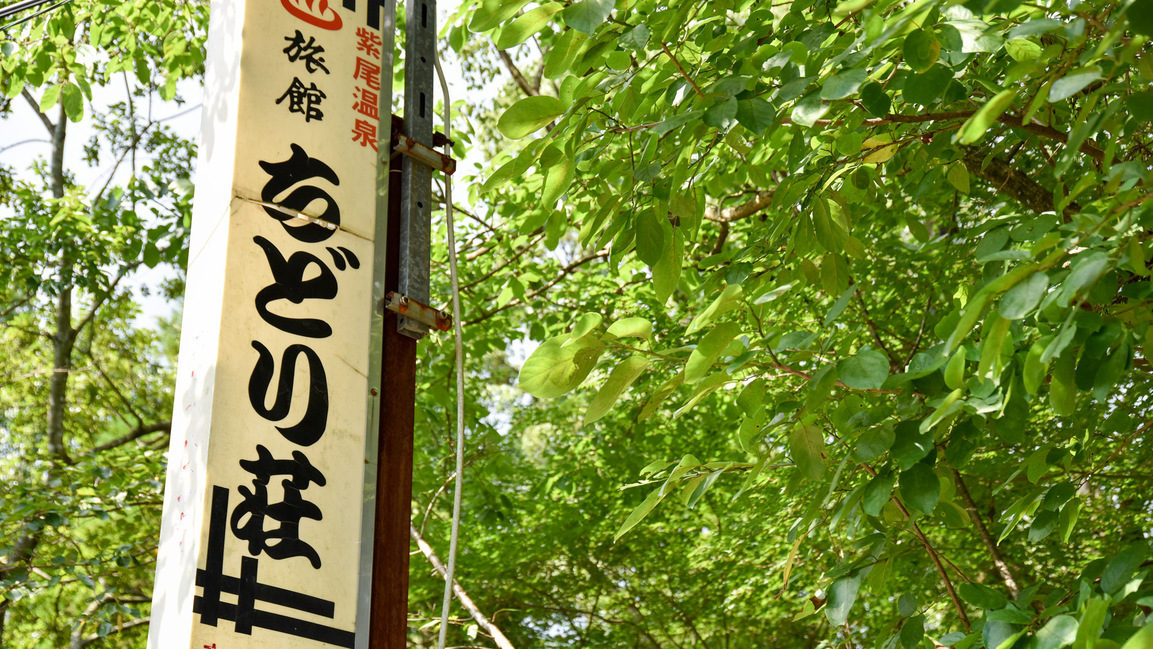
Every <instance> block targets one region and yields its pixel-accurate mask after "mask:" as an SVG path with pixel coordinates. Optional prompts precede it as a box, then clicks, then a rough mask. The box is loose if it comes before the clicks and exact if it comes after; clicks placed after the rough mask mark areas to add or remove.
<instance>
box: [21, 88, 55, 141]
mask: <svg viewBox="0 0 1153 649" xmlns="http://www.w3.org/2000/svg"><path fill="white" fill-rule="evenodd" d="M20 94H22V95H24V98H25V99H27V100H28V105H29V106H31V107H32V112H34V113H36V116H37V117H39V118H40V122H41V123H42V124H44V128H46V129H48V135H49V136H55V135H56V125H55V124H53V123H52V120H50V119H48V116H47V115H45V114H44V113H43V111H41V110H40V102H38V101H36V98H35V97H33V96H32V93H30V92H28V88H27V87H25V88H23V89H22V90H21V91H20Z"/></svg>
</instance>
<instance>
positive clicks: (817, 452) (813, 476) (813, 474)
mask: <svg viewBox="0 0 1153 649" xmlns="http://www.w3.org/2000/svg"><path fill="white" fill-rule="evenodd" d="M824 450H825V435H824V433H823V432H822V431H821V429H820V428H819V427H817V426H814V425H812V424H805V423H798V424H797V425H796V426H794V427H793V430H792V432H791V433H789V451H790V452H791V454H792V456H793V463H794V464H796V465H797V468H798V469H800V471H801V475H803V476H805V477H806V478H808V479H809V480H819V479H820V477H821V474H822V473H824V472H825V458H824ZM851 604H852V602H850V605H851Z"/></svg>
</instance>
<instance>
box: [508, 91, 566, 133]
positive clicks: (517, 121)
mask: <svg viewBox="0 0 1153 649" xmlns="http://www.w3.org/2000/svg"><path fill="white" fill-rule="evenodd" d="M567 109H568V108H567V107H566V106H565V105H564V103H563V102H561V100H559V99H557V98H556V97H549V96H547V95H540V96H537V97H526V98H524V99H521V100H520V101H518V102H516V103H515V104H513V105H512V106H509V107H508V110H506V111H504V114H502V115H501V116H500V119H499V120H498V121H497V128H498V129H500V132H501V133H503V134H504V136H505V137H507V138H509V139H512V140H519V139H521V138H523V137H525V136H527V135H531V134H532V133H534V132H536V131H537V130H539V129H541V128H544V126H545V125H546V124H548V123H549V122H551V121H553V120H554V119H556V118H557V117H559V116H561V115H563V114H564V112H565V111H566V110H567Z"/></svg>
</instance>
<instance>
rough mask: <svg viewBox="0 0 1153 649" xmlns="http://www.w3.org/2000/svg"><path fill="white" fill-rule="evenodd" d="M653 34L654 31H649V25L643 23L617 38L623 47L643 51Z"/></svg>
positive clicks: (618, 43)
mask: <svg viewBox="0 0 1153 649" xmlns="http://www.w3.org/2000/svg"><path fill="white" fill-rule="evenodd" d="M651 36H652V32H651V31H649V28H648V26H646V25H645V24H643V23H642V24H640V25H637V26H636V27H633V28H632V29H630V30H628V31H627V32H625V33H624V34H621V37H620V38H618V39H617V45H619V46H620V47H621V48H622V49H626V50H634V51H642V52H643V51H644V49H645V46H646V45H648V43H649V38H650V37H651Z"/></svg>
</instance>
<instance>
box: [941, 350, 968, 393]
mask: <svg viewBox="0 0 1153 649" xmlns="http://www.w3.org/2000/svg"><path fill="white" fill-rule="evenodd" d="M964 379H965V350H964V349H960V350H957V351H956V352H954V353H953V357H952V358H950V359H949V362H948V364H946V365H945V385H946V386H948V387H949V389H951V390H956V389H958V388H960V387H961V384H962V383H963V382H964Z"/></svg>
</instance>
